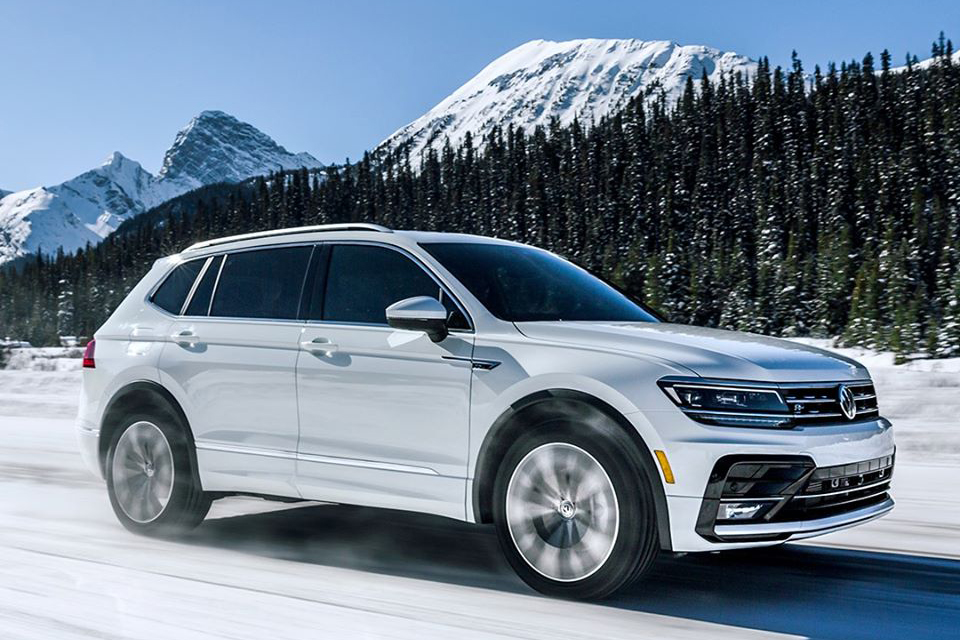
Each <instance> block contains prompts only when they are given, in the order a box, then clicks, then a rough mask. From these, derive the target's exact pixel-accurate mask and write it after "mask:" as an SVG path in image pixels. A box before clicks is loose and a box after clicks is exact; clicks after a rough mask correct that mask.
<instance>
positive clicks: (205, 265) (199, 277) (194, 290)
mask: <svg viewBox="0 0 960 640" xmlns="http://www.w3.org/2000/svg"><path fill="white" fill-rule="evenodd" d="M213 260H214V258H213V256H207V260H206V262H204V263H203V267H201V268H200V273H198V274H197V277H196V278H195V279H194V281H193V285H192V286H191V287H190V291H189V292H188V293H187V297H186V299H185V300H184V301H183V304H182V305H181V306H180V313H178V314H177V316H178V317H183V316H185V315H187V309H189V308H190V303H191V302H192V301H193V296H194V294H196V293H197V288H199V287H200V282H201V281H202V280H203V276H205V275H207V269H209V268H210V263H211V262H213ZM220 264H223V263H222V262H221V263H220Z"/></svg>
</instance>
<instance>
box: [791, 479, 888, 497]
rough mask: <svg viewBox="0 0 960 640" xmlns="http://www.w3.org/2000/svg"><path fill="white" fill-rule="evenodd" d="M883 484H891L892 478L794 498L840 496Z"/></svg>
mask: <svg viewBox="0 0 960 640" xmlns="http://www.w3.org/2000/svg"><path fill="white" fill-rule="evenodd" d="M882 484H886V485H889V484H890V478H889V477H887V478H884V479H883V480H879V481H877V482H871V483H870V484H862V485H860V486H858V487H848V488H846V489H838V490H837V491H829V492H827V493H808V494H801V495H797V496H794V500H809V499H811V498H825V497H827V496H839V495H841V494H844V493H854V492H856V491H863V490H864V489H871V488H873V487H879V486H880V485H882ZM888 488H889V487H886V488H884V489H883V490H884V491H886V490H887V489H888Z"/></svg>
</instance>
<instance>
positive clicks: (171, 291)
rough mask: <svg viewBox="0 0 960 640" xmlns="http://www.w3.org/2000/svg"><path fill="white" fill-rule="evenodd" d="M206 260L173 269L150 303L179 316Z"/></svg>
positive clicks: (195, 261)
mask: <svg viewBox="0 0 960 640" xmlns="http://www.w3.org/2000/svg"><path fill="white" fill-rule="evenodd" d="M204 262H206V259H200V260H191V261H189V262H184V263H183V264H181V265H179V266H178V267H177V268H176V269H174V270H173V271H172V272H171V273H170V275H168V276H167V279H166V280H164V281H163V284H161V285H160V286H159V287H158V288H157V290H156V291H155V292H154V294H153V297H152V298H151V301H152V302H153V304H155V305H157V306H158V307H160V308H161V309H163V310H164V311H167V312H169V313H173V314H179V313H180V309H182V308H183V303H184V302H185V301H186V299H187V294H189V293H190V289H191V287H193V281H194V280H196V279H197V274H198V273H200V269H201V267H203V263H204Z"/></svg>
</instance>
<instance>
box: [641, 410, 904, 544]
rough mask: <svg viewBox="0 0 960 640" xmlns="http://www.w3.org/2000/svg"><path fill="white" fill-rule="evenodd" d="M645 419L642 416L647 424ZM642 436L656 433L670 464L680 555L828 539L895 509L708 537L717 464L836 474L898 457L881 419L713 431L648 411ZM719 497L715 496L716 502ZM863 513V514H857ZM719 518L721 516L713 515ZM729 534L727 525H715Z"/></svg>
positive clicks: (673, 533)
mask: <svg viewBox="0 0 960 640" xmlns="http://www.w3.org/2000/svg"><path fill="white" fill-rule="evenodd" d="M641 416H642V417H641ZM633 417H634V419H635V420H636V422H637V426H638V429H639V430H640V431H641V433H647V434H649V433H650V432H651V431H653V432H655V433H656V434H657V435H656V436H653V437H649V436H648V439H649V440H650V446H651V448H652V449H663V450H664V451H665V452H666V454H667V457H668V458H669V460H670V464H671V466H672V468H673V472H674V475H675V476H676V482H675V483H674V484H666V483H665V484H664V485H663V487H664V492H665V494H666V501H667V511H668V513H669V525H670V549H672V550H673V551H678V552H687V551H690V552H694V551H719V550H724V549H737V548H746V547H758V546H767V545H775V544H780V543H782V542H784V541H786V540H791V539H799V538H803V537H810V536H814V535H822V534H824V533H829V532H830V531H834V530H837V529H842V528H844V527H847V526H853V525H855V524H860V523H862V522H866V521H867V520H870V519H872V518H876V517H879V516H882V515H884V514H885V513H887V512H889V510H890V509H891V508H892V507H893V502H892V500H891V501H890V503H889V504H884V505H881V504H877V503H874V504H868V505H856V506H855V507H854V508H853V510H851V511H850V512H848V513H843V514H836V513H826V514H824V517H822V518H821V517H816V518H813V517H810V518H807V517H805V518H802V519H799V520H794V521H788V520H783V521H780V522H776V523H767V522H763V523H758V524H757V525H756V526H758V527H759V526H764V527H768V528H767V529H766V530H763V531H760V530H753V529H751V530H748V529H740V527H744V526H750V527H753V526H754V524H752V523H744V524H739V523H738V524H735V525H734V524H731V525H729V526H731V527H733V526H735V527H738V531H742V532H744V535H742V536H738V535H734V534H735V532H734V531H732V530H727V529H719V530H714V531H711V532H710V535H708V536H704V535H702V534H701V532H702V531H703V519H702V516H701V512H702V510H703V504H704V500H705V498H707V497H709V496H707V490H708V487H709V486H710V483H711V481H712V479H713V478H712V475H713V473H714V470H715V467H716V466H717V463H718V461H720V460H722V459H723V458H726V457H731V456H737V457H741V458H744V459H746V458H766V459H781V458H784V459H797V458H803V459H805V460H806V461H808V463H809V466H810V468H812V469H817V468H824V467H835V466H840V465H848V464H853V463H860V462H861V461H869V460H873V459H878V458H882V457H884V456H892V455H893V454H894V439H893V428H892V425H891V424H890V422H889V421H887V420H886V419H883V418H877V419H875V420H866V421H857V422H849V423H845V424H838V425H822V426H810V427H806V428H798V429H789V430H775V429H743V428H740V429H738V428H729V427H711V426H706V425H702V424H699V423H696V422H693V421H692V420H690V419H688V418H687V417H686V416H678V415H677V414H676V413H673V414H672V415H671V414H668V413H667V412H662V413H661V412H645V413H644V414H634V416H633ZM715 497H717V496H715ZM861 506H863V507H864V509H863V510H861V509H860V508H859V507H861ZM714 515H716V512H715V511H714ZM717 526H722V527H726V526H728V525H727V524H726V523H721V524H717Z"/></svg>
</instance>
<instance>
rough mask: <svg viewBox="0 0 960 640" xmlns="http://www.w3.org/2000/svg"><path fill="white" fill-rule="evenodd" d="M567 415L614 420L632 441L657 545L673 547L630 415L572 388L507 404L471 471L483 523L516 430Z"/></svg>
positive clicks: (662, 497) (662, 496)
mask: <svg viewBox="0 0 960 640" xmlns="http://www.w3.org/2000/svg"><path fill="white" fill-rule="evenodd" d="M571 415H574V416H577V417H580V418H584V419H589V416H590V415H594V416H596V415H600V416H603V417H606V418H609V419H611V420H613V421H614V422H615V423H616V424H617V425H618V426H619V427H620V428H621V429H623V431H624V432H626V434H627V435H628V436H629V438H630V440H631V441H632V442H633V444H634V449H635V454H636V459H637V462H639V466H640V468H641V469H642V470H643V472H644V473H645V474H646V476H647V479H648V480H649V482H650V486H651V487H652V490H653V500H654V505H655V507H656V512H657V535H658V538H659V542H660V548H661V549H664V550H668V551H669V550H670V549H672V544H671V539H670V513H669V509H668V507H667V497H666V493H665V492H664V488H663V481H662V480H661V477H660V472H659V470H658V468H657V466H656V463H655V462H654V459H653V455H652V453H651V452H650V448H649V447H648V446H647V444H646V442H644V440H643V437H642V436H641V435H640V434H639V433H638V432H637V430H636V429H635V428H634V427H633V425H632V424H630V421H629V420H627V419H626V417H624V416H623V414H621V413H620V412H619V411H617V410H616V409H615V408H613V407H612V406H611V405H610V404H608V403H606V402H604V401H603V400H601V399H599V398H597V397H596V396H592V395H590V394H587V393H583V392H582V391H575V390H572V389H548V390H544V391H538V392H536V393H533V394H531V395H529V396H526V397H524V398H522V399H520V400H518V401H516V402H514V403H513V404H511V405H510V407H509V408H508V409H507V410H506V411H504V412H503V413H502V414H501V415H500V417H499V418H497V420H496V421H495V422H494V423H493V426H492V427H491V428H490V430H489V432H488V433H487V436H486V438H485V439H484V441H483V444H482V445H481V447H480V453H479V455H478V457H477V467H476V472H475V473H474V480H473V496H472V500H473V513H474V518H475V519H476V521H477V522H478V523H481V524H490V523H492V522H493V488H494V483H495V481H496V477H497V470H498V468H499V465H500V461H501V460H502V459H503V456H504V454H505V453H506V451H507V449H509V448H510V445H511V444H513V442H514V441H515V440H516V438H517V436H518V435H519V433H520V432H522V431H523V429H524V428H526V427H527V426H529V425H531V424H539V423H542V422H545V421H547V420H549V419H550V418H554V417H556V418H560V417H564V418H569V417H570V416H571Z"/></svg>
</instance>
